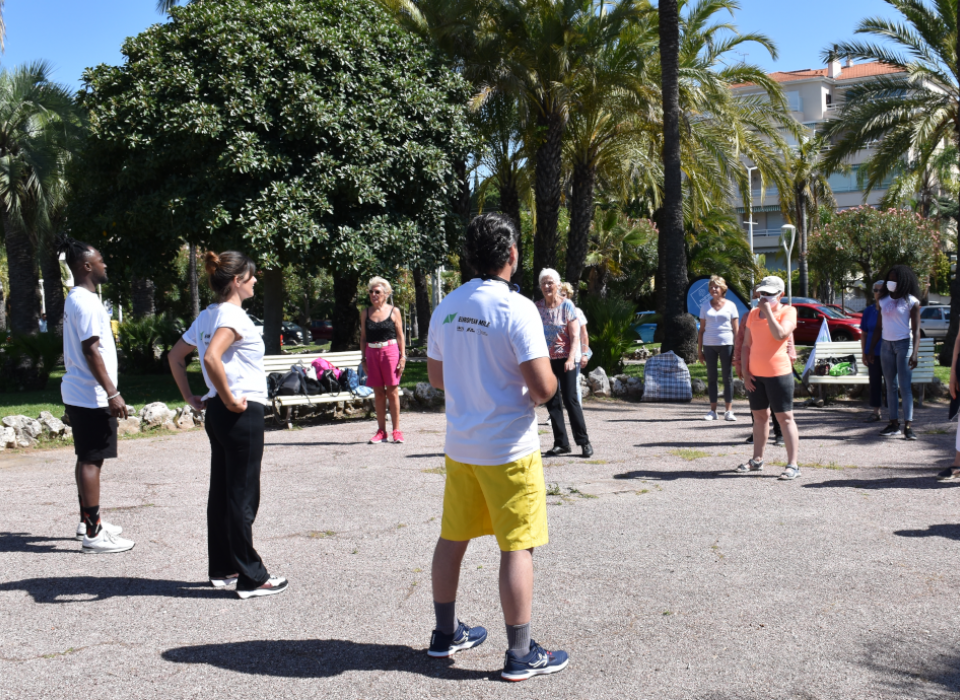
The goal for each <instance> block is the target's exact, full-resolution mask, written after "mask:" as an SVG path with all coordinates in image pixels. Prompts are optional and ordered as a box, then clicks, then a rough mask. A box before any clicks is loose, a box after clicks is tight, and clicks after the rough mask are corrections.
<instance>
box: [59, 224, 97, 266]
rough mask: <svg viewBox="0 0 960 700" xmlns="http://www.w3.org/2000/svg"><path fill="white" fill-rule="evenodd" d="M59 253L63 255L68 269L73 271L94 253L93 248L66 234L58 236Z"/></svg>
mask: <svg viewBox="0 0 960 700" xmlns="http://www.w3.org/2000/svg"><path fill="white" fill-rule="evenodd" d="M57 252H58V253H63V255H64V258H65V259H66V263H67V267H69V268H70V270H71V271H73V270H74V269H75V268H76V267H77V266H78V265H80V264H81V263H83V261H84V259H85V258H86V257H87V256H88V255H90V253H92V252H93V246H92V245H90V244H89V243H83V242H82V241H78V240H76V239H73V238H71V237H70V236H68V235H67V234H65V233H61V234H60V235H59V236H57Z"/></svg>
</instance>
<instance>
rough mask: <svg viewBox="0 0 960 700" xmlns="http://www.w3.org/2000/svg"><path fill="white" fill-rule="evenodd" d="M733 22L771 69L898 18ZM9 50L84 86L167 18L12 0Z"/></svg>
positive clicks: (97, 3)
mask: <svg viewBox="0 0 960 700" xmlns="http://www.w3.org/2000/svg"><path fill="white" fill-rule="evenodd" d="M740 2H741V9H740V10H739V11H738V12H737V13H736V14H735V16H734V18H733V20H732V21H733V23H734V24H736V25H737V26H738V27H739V28H740V30H741V32H744V33H746V32H757V33H763V34H766V35H767V36H768V37H769V38H770V39H772V40H773V42H774V44H776V46H777V49H778V51H779V59H778V60H776V61H774V60H773V59H771V58H770V55H769V54H768V53H767V52H766V51H765V50H764V49H763V48H762V47H760V46H759V45H757V44H747V45H745V46H743V47H741V51H742V52H746V54H747V55H746V56H745V57H744V58H745V60H746V61H747V62H749V63H756V64H758V65H760V66H761V67H762V68H764V69H765V70H767V71H768V72H770V71H775V70H800V69H802V68H821V67H822V66H823V64H822V62H821V59H820V52H821V50H822V49H823V48H824V47H826V46H830V45H832V44H833V43H834V42H836V41H842V40H845V39H847V40H848V39H852V38H854V34H853V31H854V29H855V27H856V26H857V24H858V23H859V22H860V20H862V19H863V18H865V17H875V16H880V17H894V16H895V13H894V12H893V11H892V9H891V8H890V7H889V6H888V5H887V4H886V3H885V2H883V1H882V0H854V1H853V2H849V1H847V2H844V1H843V0H806V1H805V2H785V1H784V0H740ZM4 19H5V21H6V25H7V40H6V52H5V53H4V54H3V56H0V65H2V66H4V67H13V66H16V65H19V64H22V63H27V62H30V61H35V60H38V59H45V60H47V61H48V62H49V63H50V64H51V65H52V67H53V69H54V72H53V74H52V76H51V77H52V79H53V80H55V81H57V82H59V83H63V84H65V85H66V86H68V87H69V88H71V89H77V90H78V89H80V87H81V84H82V82H81V76H82V75H83V71H84V69H85V68H87V67H92V66H96V65H99V64H100V63H107V64H111V65H119V64H120V63H121V62H122V60H123V56H122V55H121V53H120V47H121V46H122V44H123V40H124V39H125V38H126V37H128V36H133V35H135V34H138V33H139V32H141V31H143V30H144V29H146V28H147V27H149V26H150V25H152V24H156V23H158V22H162V21H164V18H163V16H161V15H160V14H158V13H157V11H156V0H87V1H86V2H84V1H83V0H6V5H5V9H4Z"/></svg>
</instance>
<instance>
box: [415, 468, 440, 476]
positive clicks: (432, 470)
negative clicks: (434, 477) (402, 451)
mask: <svg viewBox="0 0 960 700" xmlns="http://www.w3.org/2000/svg"><path fill="white" fill-rule="evenodd" d="M420 471H421V472H423V473H424V474H440V475H441V476H446V475H447V468H446V466H440V467H431V468H430V469H421V470H420Z"/></svg>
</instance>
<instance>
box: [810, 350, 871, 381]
mask: <svg viewBox="0 0 960 700" xmlns="http://www.w3.org/2000/svg"><path fill="white" fill-rule="evenodd" d="M843 362H849V363H850V372H849V374H850V376H853V375H855V374H857V373H858V372H859V371H860V368H859V367H858V366H857V358H856V356H855V355H843V356H841V357H824V358H817V364H816V366H815V367H814V368H813V373H814V374H816V375H817V376H818V377H827V376H830V370H832V369H833V368H834V367H835V366H837V365H839V364H841V363H843Z"/></svg>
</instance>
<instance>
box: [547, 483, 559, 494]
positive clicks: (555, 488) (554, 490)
mask: <svg viewBox="0 0 960 700" xmlns="http://www.w3.org/2000/svg"><path fill="white" fill-rule="evenodd" d="M547 495H548V496H562V495H563V492H562V491H561V490H560V484H547Z"/></svg>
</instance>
